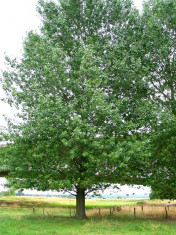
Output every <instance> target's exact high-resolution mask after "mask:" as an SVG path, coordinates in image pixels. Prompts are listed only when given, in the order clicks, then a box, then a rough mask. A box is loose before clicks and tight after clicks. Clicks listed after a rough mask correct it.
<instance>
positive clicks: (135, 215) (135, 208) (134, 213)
mask: <svg viewBox="0 0 176 235" xmlns="http://www.w3.org/2000/svg"><path fill="white" fill-rule="evenodd" d="M134 217H136V208H134Z"/></svg>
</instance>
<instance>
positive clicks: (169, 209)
mask: <svg viewBox="0 0 176 235" xmlns="http://www.w3.org/2000/svg"><path fill="white" fill-rule="evenodd" d="M4 209H5V210H18V212H20V213H21V214H23V215H40V216H67V217H74V216H75V213H76V208H74V207H35V206H34V207H25V206H23V207H19V206H10V205H9V206H7V205H0V211H3V210H4ZM86 215H87V216H88V217H93V216H99V217H104V216H109V217H117V218H122V217H126V216H128V217H133V218H145V219H151V218H158V219H163V218H171V219H176V206H163V205H162V206H157V205H140V206H139V205H133V206H132V205H129V206H128V205H125V206H117V205H115V206H113V207H99V208H97V207H96V208H86Z"/></svg>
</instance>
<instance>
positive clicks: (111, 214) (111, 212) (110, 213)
mask: <svg viewBox="0 0 176 235" xmlns="http://www.w3.org/2000/svg"><path fill="white" fill-rule="evenodd" d="M111 215H112V211H111V208H110V216H111Z"/></svg>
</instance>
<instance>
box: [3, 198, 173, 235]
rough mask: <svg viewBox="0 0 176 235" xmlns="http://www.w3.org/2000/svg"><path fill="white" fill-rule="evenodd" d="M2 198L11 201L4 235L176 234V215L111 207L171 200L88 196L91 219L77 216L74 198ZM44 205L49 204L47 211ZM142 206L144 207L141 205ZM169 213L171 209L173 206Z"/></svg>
mask: <svg viewBox="0 0 176 235" xmlns="http://www.w3.org/2000/svg"><path fill="white" fill-rule="evenodd" d="M0 201H1V202H3V201H4V202H5V201H6V202H11V205H10V206H8V208H3V207H0V235H1V234H3V235H4V234H8V235H22V234H23V235H33V234H34V235H35V234H41V235H52V234H58V235H64V234H65V235H77V234H79V235H89V234H90V235H91V234H92V235H96V234H106V235H111V234H112V235H113V234H116V235H120V234H125V235H133V234H135V235H138V234H139V235H149V234H150V235H160V234H161V235H166V234H169V235H174V234H175V235H176V220H173V219H165V218H163V219H162V217H158V218H157V217H156V218H155V219H154V218H151V219H150V220H149V218H145V219H144V217H141V216H137V217H136V218H134V216H133V214H125V213H123V212H122V213H121V212H120V213H118V212H117V213H114V215H113V216H109V208H108V207H112V206H114V205H129V206H125V207H124V210H125V208H126V209H128V210H129V209H133V206H132V205H134V204H137V203H141V202H142V203H144V204H145V205H146V207H145V210H146V211H148V210H150V209H152V208H154V210H155V211H156V208H155V207H147V205H150V204H159V205H161V204H163V203H167V201H149V200H145V201H144V200H142V201H141V200H127V199H125V200H121V199H116V200H115V199H109V200H108V199H88V200H86V211H87V214H88V219H87V220H77V219H75V218H74V216H73V214H74V211H75V209H73V208H72V207H75V200H74V199H65V198H41V197H40V198H38V197H3V198H0ZM19 205H22V206H24V205H27V207H28V208H16V206H19ZM11 206H13V208H12V207H11ZM33 206H35V214H33V208H32V207H33ZM42 207H45V208H44V214H43V208H42ZM68 207H71V208H72V209H71V212H72V217H70V209H69V208H68ZM100 207H101V208H102V209H101V214H102V216H98V208H100ZM128 207H129V208H128ZM91 208H94V209H91ZM103 208H104V209H103ZM136 208H137V206H136ZM103 210H104V212H103ZM139 210H141V207H140V206H139ZM137 211H138V209H137ZM149 212H150V211H149ZM163 212H164V210H163V208H162V213H163ZM103 213H104V214H103ZM169 213H171V209H170V210H169ZM161 215H162V214H161ZM159 216H160V215H159Z"/></svg>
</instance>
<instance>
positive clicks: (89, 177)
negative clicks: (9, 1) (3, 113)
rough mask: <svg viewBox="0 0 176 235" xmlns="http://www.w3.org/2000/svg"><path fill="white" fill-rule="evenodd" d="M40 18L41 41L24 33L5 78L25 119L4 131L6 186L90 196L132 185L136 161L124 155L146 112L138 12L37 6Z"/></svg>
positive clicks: (84, 4) (81, 4) (111, 4)
mask: <svg viewBox="0 0 176 235" xmlns="http://www.w3.org/2000/svg"><path fill="white" fill-rule="evenodd" d="M38 10H39V13H40V14H41V17H42V22H43V26H42V28H41V33H40V34H36V33H34V32H29V34H28V36H27V38H26V40H25V41H24V53H23V57H22V58H21V61H19V62H17V61H16V60H10V59H9V58H7V62H8V63H9V66H10V68H11V69H9V71H5V72H4V76H3V86H4V90H5V91H6V93H7V95H8V102H9V103H12V104H13V105H16V106H17V107H18V108H20V110H21V113H20V114H19V116H20V117H21V119H22V122H21V123H20V124H14V123H11V125H10V126H9V137H8V138H9V141H10V142H11V143H13V144H10V145H9V151H8V153H7V158H8V160H9V162H8V165H9V169H10V176H11V179H9V180H10V182H11V184H12V185H15V186H16V187H19V188H31V187H34V188H37V189H39V190H48V189H52V190H53V189H55V190H60V189H64V190H65V189H66V190H73V189H74V188H75V187H76V188H77V187H81V188H84V189H85V190H86V191H92V190H96V189H98V187H105V186H106V184H104V183H105V182H107V183H111V182H118V183H125V182H126V180H128V182H130V179H129V176H130V175H133V176H134V177H135V172H134V171H132V170H130V167H131V168H132V166H133V165H134V164H135V161H133V162H132V161H131V163H130V164H128V159H127V158H126V157H125V155H124V153H123V151H124V149H125V148H126V147H125V143H126V141H127V139H128V140H130V139H131V136H132V133H136V132H137V131H138V130H139V129H140V128H141V127H143V128H145V119H146V118H145V116H144V115H143V112H142V110H143V109H144V107H146V108H147V107H148V103H147V101H146V97H147V88H146V85H147V84H146V83H145V81H144V80H143V79H142V71H143V69H144V68H143V66H142V64H141V58H140V57H141V54H140V48H139V46H138V45H137V40H138V39H139V38H140V37H141V36H142V35H141V31H140V16H139V14H138V12H137V11H136V10H135V9H133V8H132V6H131V2H130V1H129V0H126V1H120V0H116V1H109V0H107V1H100V0H99V1H97V0H96V1H95V0H94V1H92V0H91V1H90V0H84V1H81V0H79V1H76V2H75V0H74V1H73V0H70V1H60V4H55V3H54V2H44V1H40V4H39V8H38ZM132 141H133V140H132ZM131 158H134V156H131ZM19 179H21V180H19Z"/></svg>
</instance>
